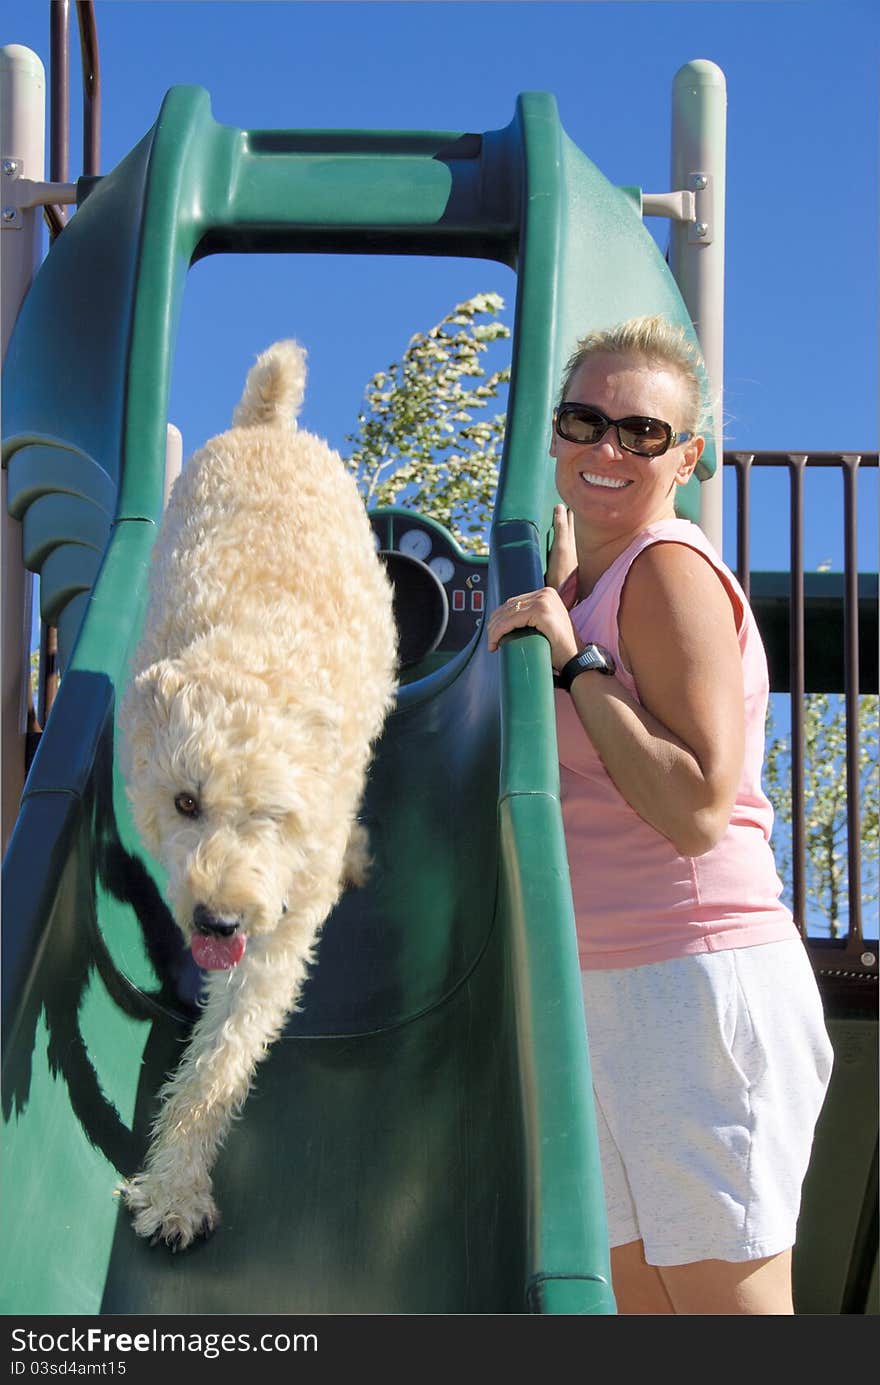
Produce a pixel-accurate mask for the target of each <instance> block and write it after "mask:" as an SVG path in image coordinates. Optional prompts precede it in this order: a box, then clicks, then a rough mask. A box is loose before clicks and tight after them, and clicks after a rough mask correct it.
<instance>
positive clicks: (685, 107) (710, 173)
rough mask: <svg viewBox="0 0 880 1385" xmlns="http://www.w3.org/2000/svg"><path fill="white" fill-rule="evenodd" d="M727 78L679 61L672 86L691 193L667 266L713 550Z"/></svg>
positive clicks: (719, 452) (704, 520) (675, 160)
mask: <svg viewBox="0 0 880 1385" xmlns="http://www.w3.org/2000/svg"><path fill="white" fill-rule="evenodd" d="M726 140H727V83H726V81H725V77H724V73H723V72H722V71H721V68H720V67H718V66H717V64H716V63H713V62H709V61H708V59H706V58H696V59H694V61H693V62H689V63H685V65H684V67H681V68H679V70H678V72H677V73H676V74H675V79H674V81H673V84H672V187H673V189H675V190H676V191H683V192H693V193H694V197H695V212H696V220H695V221H693V222H677V221H673V222H672V223H671V229H670V241H669V265H670V268H671V270H672V273H673V275H674V276H675V279H676V282H677V283H678V287H679V289H680V290H681V296H682V298H683V299H684V302H685V306H686V307H687V310H688V312H689V313H690V316H691V320H692V322H693V324H694V327H695V329H696V333H697V337H698V338H699V342H700V346H701V348H702V352H703V359H704V361H705V363H706V373H707V376H708V383H709V391H710V395H711V399H712V406H713V429H712V442H713V444H714V449H715V474H714V476H712V477H711V478H710V479H709V480H707V481H704V482H703V484H702V485H701V487H700V524H701V526H702V528H703V530H704V532H705V533H706V535H707V536H708V538H709V540H710V541H711V542H712V543H713V544H714V545H715V547H716V548H717V549H718V550H719V552H720V550H721V539H722V533H721V496H722V484H723V482H722V472H723V469H724V468H723V450H724V448H723V432H722V397H723V387H724V180H725V151H726Z"/></svg>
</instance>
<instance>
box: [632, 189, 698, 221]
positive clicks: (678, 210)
mask: <svg viewBox="0 0 880 1385" xmlns="http://www.w3.org/2000/svg"><path fill="white" fill-rule="evenodd" d="M642 216H668V217H669V219H670V221H693V220H694V218H695V216H696V198H695V195H694V193H692V192H685V191H681V192H643V193H642Z"/></svg>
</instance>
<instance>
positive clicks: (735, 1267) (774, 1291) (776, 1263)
mask: <svg viewBox="0 0 880 1385" xmlns="http://www.w3.org/2000/svg"><path fill="white" fill-rule="evenodd" d="M624 1249H626V1250H629V1249H630V1247H629V1246H626V1247H624ZM612 1263H613V1252H612ZM647 1268H649V1269H650V1268H652V1267H651V1266H648V1267H647ZM658 1273H659V1276H660V1279H661V1281H662V1283H663V1285H664V1288H665V1291H666V1293H667V1295H668V1297H669V1300H670V1302H671V1304H672V1311H673V1312H674V1313H774V1314H782V1315H788V1314H792V1313H794V1306H793V1304H792V1298H791V1251H790V1250H784V1251H782V1252H781V1254H779V1255H769V1256H766V1257H765V1258H764V1259H763V1260H744V1261H742V1262H738V1263H732V1262H730V1261H727V1260H698V1261H696V1262H695V1263H694V1264H693V1265H664V1266H662V1267H661V1268H660V1269H659V1271H658ZM615 1284H616V1281H615ZM642 1311H649V1312H653V1311H658V1310H654V1309H648V1310H642ZM661 1311H662V1310H661ZM667 1311H668V1310H667Z"/></svg>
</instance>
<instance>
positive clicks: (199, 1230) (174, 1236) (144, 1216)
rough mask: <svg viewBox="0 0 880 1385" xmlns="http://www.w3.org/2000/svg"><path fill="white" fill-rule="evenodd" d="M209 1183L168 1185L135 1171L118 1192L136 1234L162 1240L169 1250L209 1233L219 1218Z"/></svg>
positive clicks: (181, 1248)
mask: <svg viewBox="0 0 880 1385" xmlns="http://www.w3.org/2000/svg"><path fill="white" fill-rule="evenodd" d="M210 1186H211V1185H210V1182H208V1183H207V1184H206V1185H202V1186H195V1185H190V1186H189V1187H177V1186H175V1187H169V1186H168V1185H167V1184H165V1183H164V1182H160V1181H159V1180H158V1179H157V1178H156V1177H155V1175H154V1174H151V1173H139V1174H136V1175H135V1177H134V1178H129V1179H126V1181H125V1182H124V1183H122V1184H121V1185H120V1188H119V1192H120V1194H121V1196H122V1198H123V1201H124V1202H125V1205H126V1206H127V1207H128V1209H129V1211H130V1212H131V1214H132V1221H133V1225H134V1229H135V1231H136V1232H137V1234H138V1235H139V1236H143V1237H145V1238H146V1239H147V1240H149V1241H150V1243H151V1244H152V1245H155V1244H156V1243H157V1242H158V1241H164V1242H165V1244H166V1245H168V1246H170V1247H171V1249H172V1250H185V1249H186V1247H187V1246H188V1245H192V1243H193V1241H194V1240H196V1239H197V1237H199V1236H209V1235H210V1234H211V1232H212V1231H213V1230H214V1228H215V1226H216V1225H217V1223H218V1222H219V1220H220V1212H219V1210H218V1208H217V1204H216V1203H215V1202H214V1199H213V1198H212V1196H211V1191H210Z"/></svg>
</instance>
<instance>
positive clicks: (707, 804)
mask: <svg viewBox="0 0 880 1385" xmlns="http://www.w3.org/2000/svg"><path fill="white" fill-rule="evenodd" d="M619 629H620V649H621V654H622V656H623V658H624V660H625V662H626V665H627V667H628V668H629V670H630V671H631V672H632V674H633V677H634V678H635V681H636V686H637V687H638V690H639V698H640V699H641V705H640V703H639V702H637V701H636V700H635V698H633V697H631V696H630V694H629V693H628V692H627V691H626V689H625V688H624V687H623V686H622V685H621V684H620V683H619V682H618V681H617V679H616V678H607V677H602V676H601V675H599V674H594V673H586V674H584V675H583V677H580V678H577V679H576V680H575V682H574V683H573V684H572V688H571V697H572V699H573V701H574V706H575V708H576V710H577V713H578V716H579V717H580V719H581V722H582V723H583V725H584V728H585V730H586V732H587V735H588V736H589V737H590V739H591V741H592V742H593V745H594V746H595V749H596V751H597V753H598V754H599V756H600V758H601V760H602V763H603V764H604V766H605V768H606V770H607V771H608V774H609V775H610V777H611V779H612V780H613V781H614V784H615V785H616V787H617V788H618V790H619V791H620V793H621V794H622V795H623V797H624V798H625V799H626V801H627V803H629V804H630V806H631V807H632V808H634V809H635V811H636V812H637V813H638V814H639V815H640V817H643V818H644V819H645V821H646V822H649V823H650V824H651V826H652V827H655V828H656V829H657V831H658V832H662V833H663V835H664V836H665V837H668V838H669V839H670V840H671V841H672V843H673V845H674V846H675V847H676V849H677V850H678V851H679V852H680V853H681V854H682V855H683V856H700V855H702V854H703V853H704V852H706V851H709V850H711V848H712V847H713V846H714V845H715V844H716V843H717V842H718V841H719V840H720V838H721V836H722V835H723V834H724V832H725V830H726V828H727V824H728V822H729V820H730V814H731V811H732V808H733V803H734V799H735V795H736V789H737V785H738V783H739V779H740V775H741V773H742V763H743V747H744V699H743V681H742V659H741V655H740V649H739V642H738V640H737V636H736V624H735V615H734V610H733V606H732V602H731V598H730V596H729V595H728V593H727V590H726V589H725V587H724V586H723V584H722V582H721V580H720V578H719V577H718V575H717V573H716V572H715V571H714V569H713V568H712V567H711V565H710V564H709V563H708V562H707V561H706V560H705V559H704V558H703V557H702V556H701V555H700V554H699V553H697V552H696V551H695V550H694V549H692V548H688V547H686V546H685V545H683V544H677V543H658V544H652V545H651V546H650V547H649V548H647V549H645V551H644V552H643V553H641V554H640V555H639V556H638V558H636V560H635V561H634V563H633V565H632V567H631V569H630V572H629V575H628V577H627V581H626V585H625V587H624V590H623V596H622V599H621V605H620V613H619Z"/></svg>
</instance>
